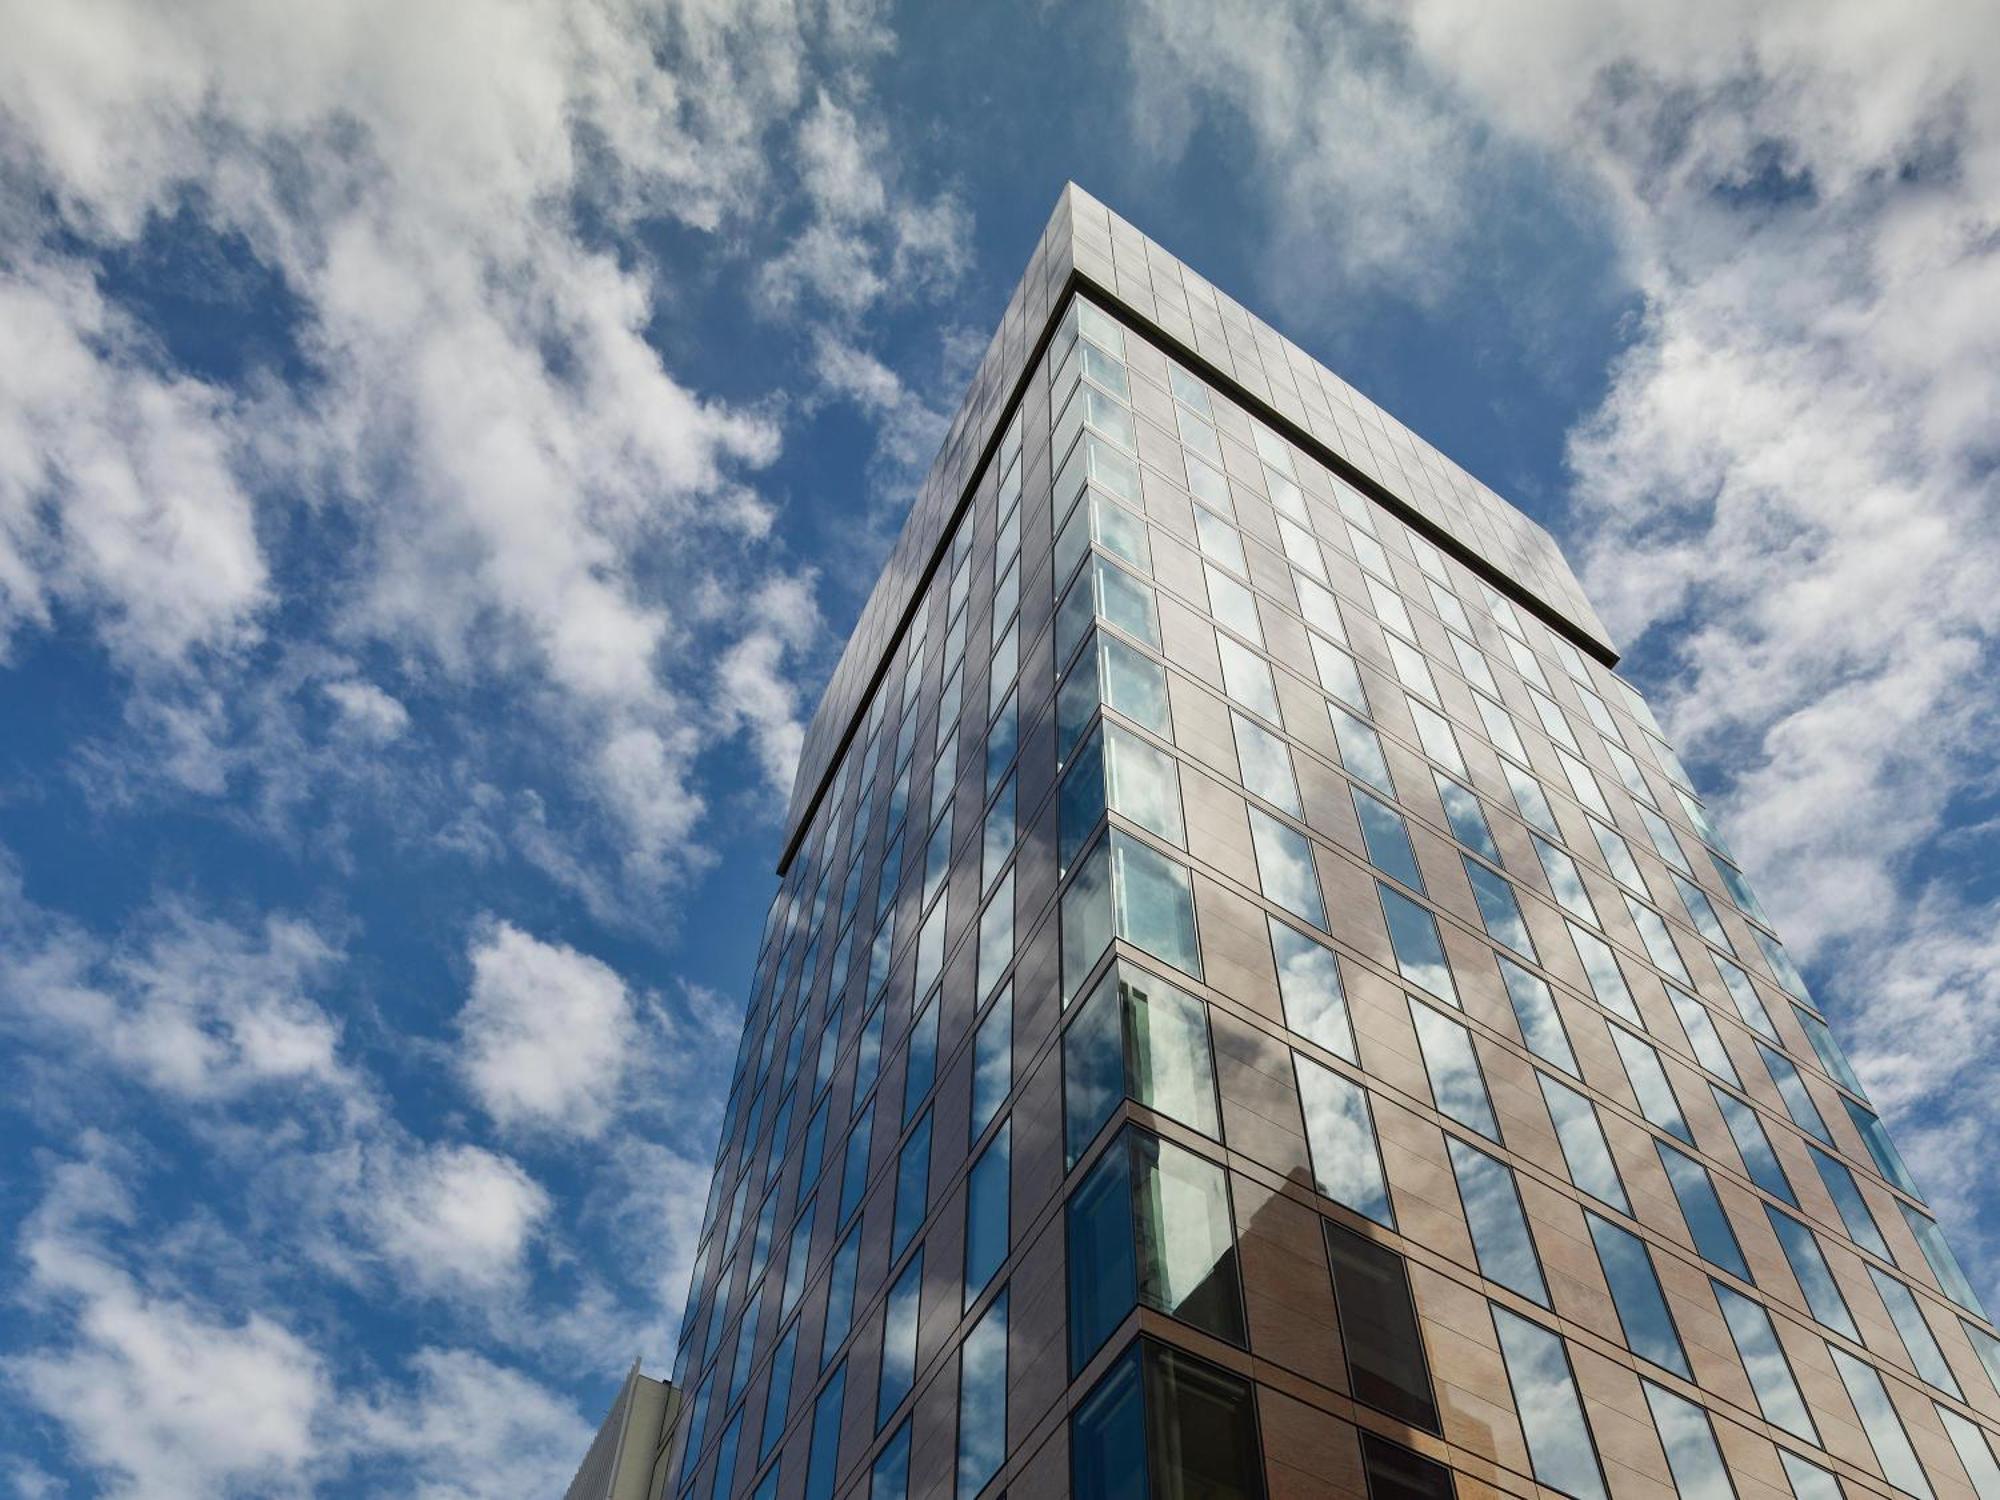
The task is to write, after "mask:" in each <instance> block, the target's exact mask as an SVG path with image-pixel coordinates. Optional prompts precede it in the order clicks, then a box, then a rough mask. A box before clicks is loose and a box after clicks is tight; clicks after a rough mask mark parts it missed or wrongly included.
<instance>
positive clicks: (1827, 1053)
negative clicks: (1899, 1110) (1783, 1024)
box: [1792, 1003, 1921, 1196]
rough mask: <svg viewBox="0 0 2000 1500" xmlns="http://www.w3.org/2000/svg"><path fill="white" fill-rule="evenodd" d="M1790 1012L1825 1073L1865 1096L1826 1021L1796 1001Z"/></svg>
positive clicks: (1865, 1093) (1852, 1108)
mask: <svg viewBox="0 0 2000 1500" xmlns="http://www.w3.org/2000/svg"><path fill="white" fill-rule="evenodd" d="M1792 1014H1793V1015H1795V1016H1797V1017H1798V1018H1799V1029H1800V1030H1801V1031H1803V1032H1804V1033H1805V1034H1806V1040H1807V1041H1808V1042H1810V1043H1812V1049H1813V1051H1814V1052H1816V1053H1818V1054H1819V1060H1820V1065H1821V1066H1822V1067H1824V1068H1825V1069H1826V1071H1827V1075H1828V1076H1829V1077H1831V1078H1833V1079H1834V1080H1836V1081H1837V1082H1839V1083H1840V1084H1842V1085H1843V1086H1844V1087H1846V1088H1848V1089H1850V1090H1851V1091H1853V1092H1854V1093H1857V1094H1859V1095H1861V1096H1862V1097H1863V1098H1864V1099H1865V1098H1867V1097H1868V1090H1866V1089H1864V1088H1863V1087H1862V1086H1861V1080H1860V1079H1859V1078H1857V1077H1856V1076H1855V1074H1854V1065H1853V1064H1852V1063H1850V1062H1849V1061H1848V1060H1847V1053H1846V1052H1845V1051H1843V1050H1842V1049H1841V1045H1840V1043H1839V1042H1837V1041H1835V1040H1834V1035H1833V1033H1832V1032H1831V1031H1829V1030H1828V1029H1827V1025H1826V1022H1824V1021H1822V1020H1821V1019H1820V1018H1819V1017H1818V1016H1816V1015H1814V1014H1813V1013H1812V1012H1811V1011H1809V1010H1807V1009H1805V1008H1804V1007H1803V1006H1801V1005H1798V1004H1796V1003H1795V1004H1794V1005H1793V1006H1792ZM1847 1108H1848V1112H1849V1113H1853V1112H1854V1110H1855V1106H1854V1105H1852V1104H1849V1105H1848V1106H1847ZM1870 1118H1871V1119H1872V1118H1873V1116H1870ZM1856 1128H1859V1127H1858V1126H1857V1127H1856ZM1892 1149H1893V1148H1892ZM1910 1191H1911V1192H1912V1193H1914V1192H1916V1189H1915V1188H1911V1189H1910ZM1919 1196H1921V1195H1919Z"/></svg>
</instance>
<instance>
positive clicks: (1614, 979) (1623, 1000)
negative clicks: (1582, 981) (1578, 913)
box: [1569, 922, 1646, 1029]
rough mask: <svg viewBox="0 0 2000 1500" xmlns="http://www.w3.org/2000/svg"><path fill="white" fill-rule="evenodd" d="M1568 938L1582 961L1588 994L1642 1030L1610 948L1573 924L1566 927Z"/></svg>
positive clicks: (1615, 958)
mask: <svg viewBox="0 0 2000 1500" xmlns="http://www.w3.org/2000/svg"><path fill="white" fill-rule="evenodd" d="M1569 935H1570V940H1571V941H1572V942H1573V943H1575V944H1576V956H1577V957H1578V958H1580V959H1581V960H1583V972H1584V976H1585V977H1586V978H1587V979H1589V981H1590V992H1591V994H1592V995H1594V996H1595V997H1596V999H1597V1003H1598V1004H1599V1005H1601V1006H1603V1007H1604V1008H1605V1009H1606V1010H1608V1011H1610V1012H1611V1013H1612V1014H1613V1015H1619V1016H1623V1017H1624V1018H1625V1019H1626V1020H1628V1021H1630V1022H1631V1023H1632V1024H1633V1025H1634V1026H1638V1027H1640V1028H1642V1029H1643V1028H1644V1026H1645V1024H1646V1023H1645V1022H1644V1021H1643V1020H1641V1019H1640V1018H1639V1007H1638V1005H1637V1004H1635V1003H1634V1002H1633V999H1632V991H1631V990H1630V989H1628V988H1627V987H1626V984H1625V975H1624V972H1623V971H1622V970H1621V969H1620V968H1619V967H1618V957H1617V955H1616V954H1614V953H1613V952H1612V951H1611V947H1610V945H1609V944H1607V943H1606V942H1605V941H1604V940H1603V939H1602V938H1600V937H1598V936H1597V934H1596V933H1594V932H1588V931H1586V930H1585V929H1583V928H1581V927H1579V926H1577V924H1576V923H1574V922H1571V923H1570V924H1569Z"/></svg>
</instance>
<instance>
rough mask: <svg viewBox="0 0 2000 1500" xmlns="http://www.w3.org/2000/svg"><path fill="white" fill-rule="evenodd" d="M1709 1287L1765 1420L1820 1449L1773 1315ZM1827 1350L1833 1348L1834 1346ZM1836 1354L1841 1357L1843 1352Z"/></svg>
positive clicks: (1715, 1283) (1746, 1300)
mask: <svg viewBox="0 0 2000 1500" xmlns="http://www.w3.org/2000/svg"><path fill="white" fill-rule="evenodd" d="M1709 1285H1710V1286H1711V1287H1712V1288H1714V1290H1715V1300H1716V1301H1717V1302H1718V1303H1720V1304H1721V1306H1722V1317H1723V1320H1724V1321H1725V1322H1726V1323H1728V1324H1729V1335H1730V1337H1731V1338H1733V1339H1735V1341H1736V1352H1737V1354H1739V1355H1740V1356H1742V1359H1743V1368H1744V1370H1745V1371H1746V1372H1747V1373H1748V1374H1749V1376H1750V1389H1751V1390H1752V1391H1754V1392H1755V1393H1756V1396H1757V1409H1758V1410H1759V1411H1761V1412H1763V1414H1764V1420H1765V1421H1767V1422H1771V1423H1774V1424H1776V1425H1777V1426H1779V1427H1782V1428H1784V1429H1785V1431H1787V1432H1789V1433H1792V1434H1794V1435H1795V1436H1798V1437H1802V1438H1804V1439H1805V1440H1806V1441H1807V1442H1809V1443H1812V1444H1815V1445H1817V1444H1818V1442H1819V1433H1818V1432H1817V1431H1815V1430H1814V1428H1813V1423H1812V1418H1811V1417H1810V1416H1809V1415H1807V1413H1806V1403H1805V1398H1804V1397H1802V1396H1800V1395H1799V1388H1798V1384H1797V1383H1796V1382H1795V1381H1794V1380H1793V1379H1792V1367H1791V1366H1790V1365H1789V1364H1788V1363H1786V1361H1785V1351H1784V1348H1783V1346H1782V1345H1780V1344H1779V1343H1778V1335H1777V1331H1776V1330H1775V1329H1773V1328H1772V1327H1771V1315H1770V1314H1769V1313H1767V1312H1765V1311H1764V1309H1763V1308H1762V1307H1761V1306H1759V1305H1758V1304H1757V1303H1755V1302H1752V1301H1751V1300H1750V1299H1749V1298H1748V1297H1745V1296H1743V1295H1742V1294H1741V1293H1738V1292H1732V1291H1731V1290H1730V1289H1729V1288H1728V1287H1726V1286H1724V1285H1723V1284H1722V1283H1721V1282H1719V1281H1714V1280H1711V1281H1710V1282H1709ZM1827 1347H1828V1348H1829V1349H1832V1348H1833V1346H1832V1345H1830V1344H1829V1345H1828V1346H1827ZM1833 1352H1834V1354H1835V1356H1836V1357H1838V1355H1839V1351H1838V1350H1834V1351H1833ZM1858 1404H1859V1403H1857V1405H1858Z"/></svg>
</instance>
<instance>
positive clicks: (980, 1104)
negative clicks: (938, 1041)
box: [971, 984, 1014, 1141]
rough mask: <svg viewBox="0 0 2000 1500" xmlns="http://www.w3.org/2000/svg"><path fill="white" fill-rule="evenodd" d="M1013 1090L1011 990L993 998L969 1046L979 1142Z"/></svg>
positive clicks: (974, 1121) (974, 1123)
mask: <svg viewBox="0 0 2000 1500" xmlns="http://www.w3.org/2000/svg"><path fill="white" fill-rule="evenodd" d="M1013 1087H1014V987H1013V986H1012V985H1011V984H1010V985H1008V986H1006V987H1005V988H1004V989H1002V990H1001V991H1000V993H999V994H998V995H997V996H995V997H994V1000H993V1004H992V1005H991V1006H990V1007H988V1009H987V1012H986V1019H985V1020H983V1021H981V1022H980V1023H979V1035H978V1037H977V1039H975V1040H974V1042H973V1044H972V1126H971V1135H972V1139H973V1140H975V1141H976V1140H978V1139H979V1137H980V1136H981V1135H983V1134H984V1133H985V1131H986V1127H987V1125H988V1123H989V1122H991V1120H992V1119H993V1116H994V1115H996V1114H998V1113H999V1111H1000V1106H1001V1105H1002V1104H1004V1103H1005V1102H1006V1100H1007V1094H1008V1092H1009V1091H1010V1090H1011V1089H1012V1088H1013Z"/></svg>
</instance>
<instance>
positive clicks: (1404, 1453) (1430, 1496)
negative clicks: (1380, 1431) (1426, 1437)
mask: <svg viewBox="0 0 2000 1500" xmlns="http://www.w3.org/2000/svg"><path fill="white" fill-rule="evenodd" d="M1361 1471H1362V1473H1363V1474H1365V1475H1366V1476H1367V1479H1368V1500H1452V1483H1451V1470H1449V1469H1447V1468H1446V1467H1445V1466H1444V1465H1443V1464H1440V1463H1434V1462H1432V1461H1431V1460H1430V1459H1428V1458H1425V1457H1424V1456H1423V1455H1422V1454H1420V1453H1412V1452H1411V1451H1410V1450H1409V1449H1408V1448H1403V1447H1399V1446H1398V1445H1397V1444H1395V1443H1392V1442H1390V1441H1389V1440H1388V1439H1387V1438H1385V1437H1380V1436H1378V1435H1376V1434H1375V1433H1372V1432H1368V1431H1366V1430H1364V1431H1363V1432H1362V1434H1361Z"/></svg>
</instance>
